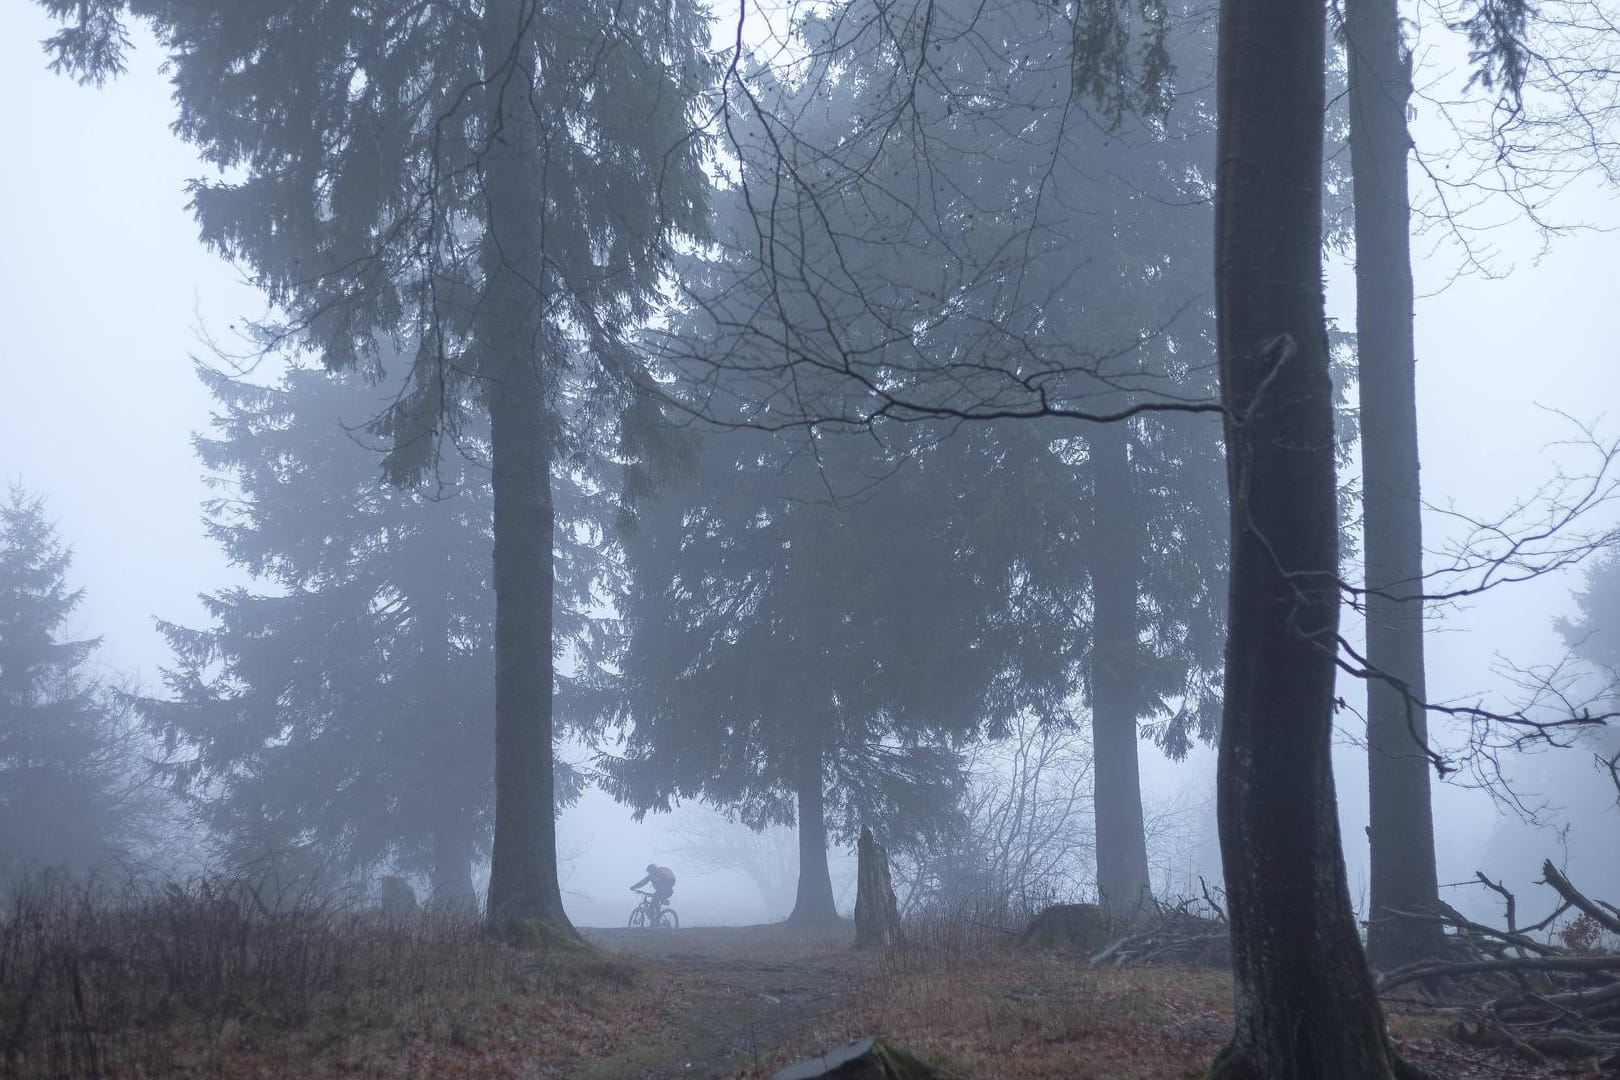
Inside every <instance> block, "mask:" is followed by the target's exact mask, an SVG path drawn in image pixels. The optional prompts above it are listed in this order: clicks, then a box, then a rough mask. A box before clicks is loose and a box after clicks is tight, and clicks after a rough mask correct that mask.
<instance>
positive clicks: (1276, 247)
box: [1211, 0, 1397, 1080]
mask: <svg viewBox="0 0 1620 1080" xmlns="http://www.w3.org/2000/svg"><path fill="white" fill-rule="evenodd" d="M1324 24H1325V13H1324V8H1323V6H1322V5H1321V4H1309V3H1307V4H1301V3H1296V2H1294V0H1223V2H1222V4H1221V15H1220V51H1219V60H1218V71H1217V94H1218V100H1219V122H1218V134H1217V151H1216V152H1217V163H1216V202H1215V260H1216V261H1215V266H1216V281H1215V295H1216V312H1217V320H1218V326H1219V338H1220V364H1221V393H1222V401H1223V403H1224V404H1225V406H1226V408H1227V413H1226V416H1225V432H1226V449H1227V479H1228V488H1229V493H1230V503H1231V515H1232V570H1231V586H1230V587H1231V603H1230V614H1229V623H1228V633H1227V654H1226V680H1225V685H1226V701H1225V709H1224V712H1223V716H1222V729H1221V740H1220V757H1219V763H1218V773H1217V801H1218V812H1219V824H1220V839H1221V861H1222V865H1223V867H1224V869H1225V876H1226V889H1227V895H1228V899H1229V906H1228V915H1229V918H1230V923H1231V931H1232V965H1233V983H1234V1012H1235V1024H1234V1031H1233V1036H1232V1041H1231V1042H1230V1043H1229V1044H1228V1045H1227V1047H1226V1048H1225V1049H1224V1050H1223V1051H1222V1052H1221V1054H1220V1056H1219V1057H1218V1058H1217V1059H1216V1061H1215V1065H1214V1068H1213V1069H1212V1071H1211V1075H1212V1076H1214V1077H1264V1078H1265V1080H1296V1078H1297V1080H1338V1078H1343V1080H1369V1078H1377V1077H1390V1076H1393V1075H1395V1071H1396V1068H1397V1063H1396V1059H1395V1058H1394V1055H1393V1053H1392V1051H1391V1049H1390V1046H1389V1043H1388V1041H1387V1038H1386V1036H1385V1032H1384V1018H1383V1014H1382V1010H1381V1009H1380V1007H1379V1003H1378V999H1377V996H1376V995H1375V993H1374V990H1373V984H1372V978H1371V975H1370V973H1369V972H1368V970H1367V964H1366V960H1365V957H1364V956H1363V954H1362V951H1361V942H1360V939H1359V937H1358V934H1357V928H1356V922H1355V916H1354V914H1353V912H1352V911H1351V908H1350V893H1349V889H1348V887H1347V884H1346V880H1345V869H1344V855H1343V851H1342V849H1341V847H1340V842H1339V827H1338V815H1337V799H1336V795H1335V792H1334V787H1333V773H1332V768H1331V762H1330V757H1329V750H1330V742H1331V735H1332V714H1333V696H1334V693H1333V692H1334V671H1335V647H1336V635H1337V631H1338V613H1339V607H1338V522H1337V506H1336V487H1335V477H1334V430H1333V400H1332V398H1333V391H1332V384H1331V381H1330V379H1329V376H1328V352H1327V333H1326V323H1325V319H1324V314H1323V306H1322V265H1321V239H1320V238H1321V225H1322V201H1321V200H1322V129H1323V124H1322V114H1323V96H1324V90H1323V79H1324V70H1323V52H1324V49H1325V48H1326V41H1325V28H1324Z"/></svg>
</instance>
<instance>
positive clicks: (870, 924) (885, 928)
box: [855, 826, 900, 949]
mask: <svg viewBox="0 0 1620 1080" xmlns="http://www.w3.org/2000/svg"><path fill="white" fill-rule="evenodd" d="M859 852H860V862H859V867H858V869H857V876H856V882H857V883H856V888H855V947H856V948H858V949H875V948H882V947H883V946H885V945H888V944H889V943H890V942H893V941H896V940H898V939H899V937H900V910H899V908H898V907H897V906H896V905H895V902H894V886H893V884H892V883H891V882H890V880H889V853H888V852H887V851H885V850H883V845H882V844H880V843H878V842H877V841H876V840H874V839H873V838H872V830H871V829H868V828H865V827H864V826H863V827H862V829H861V842H860V848H859Z"/></svg>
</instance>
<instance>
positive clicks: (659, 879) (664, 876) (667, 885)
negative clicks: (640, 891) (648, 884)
mask: <svg viewBox="0 0 1620 1080" xmlns="http://www.w3.org/2000/svg"><path fill="white" fill-rule="evenodd" d="M652 880H653V884H654V885H657V886H658V887H659V888H662V889H673V888H674V887H675V871H673V870H671V869H670V868H669V867H667V866H660V867H658V868H657V869H655V870H653V872H652Z"/></svg>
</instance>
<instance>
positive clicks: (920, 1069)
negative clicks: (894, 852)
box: [775, 847, 945, 1080]
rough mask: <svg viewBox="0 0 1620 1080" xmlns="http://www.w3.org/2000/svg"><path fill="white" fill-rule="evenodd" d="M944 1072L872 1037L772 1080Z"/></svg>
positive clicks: (876, 1079) (900, 1079) (931, 1076)
mask: <svg viewBox="0 0 1620 1080" xmlns="http://www.w3.org/2000/svg"><path fill="white" fill-rule="evenodd" d="M878 850H879V851H882V850H883V849H882V848H881V847H880V848H878ZM944 1075H945V1074H944V1073H941V1072H940V1071H938V1070H937V1069H935V1068H933V1067H932V1066H930V1065H925V1064H923V1063H922V1062H920V1061H918V1060H917V1059H916V1058H914V1057H912V1056H911V1055H910V1054H908V1053H906V1052H905V1051H904V1050H901V1049H900V1048H899V1047H897V1046H895V1045H894V1044H893V1043H890V1042H888V1041H886V1040H884V1039H882V1038H874V1039H862V1040H861V1041H860V1042H858V1043H851V1044H850V1045H849V1046H846V1047H844V1048H843V1049H842V1050H834V1051H833V1052H832V1053H830V1054H826V1055H824V1056H822V1057H819V1058H813V1059H811V1060H810V1061H801V1062H799V1063H798V1064H797V1065H789V1066H788V1067H787V1068H785V1069H783V1070H782V1071H781V1072H779V1073H777V1074H776V1077H775V1080H944Z"/></svg>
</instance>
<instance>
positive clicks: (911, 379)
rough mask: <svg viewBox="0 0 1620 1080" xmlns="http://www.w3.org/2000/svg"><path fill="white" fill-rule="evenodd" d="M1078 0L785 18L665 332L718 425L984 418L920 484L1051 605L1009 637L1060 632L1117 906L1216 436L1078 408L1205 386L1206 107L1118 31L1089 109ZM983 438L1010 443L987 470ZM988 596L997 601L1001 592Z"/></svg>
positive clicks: (1176, 648) (896, 437) (1165, 741)
mask: <svg viewBox="0 0 1620 1080" xmlns="http://www.w3.org/2000/svg"><path fill="white" fill-rule="evenodd" d="M1098 10H1099V11H1100V10H1101V9H1098ZM1080 19H1082V16H1081V15H1079V14H1076V13H1074V12H1072V11H1069V10H1067V9H1059V8H1052V9H1044V8H1030V7H1028V6H1027V5H1021V4H1016V3H992V4H981V3H957V2H943V3H930V4H926V5H922V4H919V5H916V6H915V7H911V6H908V5H899V6H894V5H874V4H872V3H870V2H868V0H852V2H849V3H846V4H842V5H839V6H838V7H837V8H836V9H835V10H833V11H830V12H828V13H827V14H826V16H825V17H822V18H817V17H812V18H808V19H806V20H804V21H803V23H802V24H801V27H800V33H801V40H802V43H803V51H804V54H805V55H806V56H807V57H809V58H810V59H808V60H807V61H806V62H805V63H804V65H803V68H802V70H796V71H791V72H787V73H785V74H783V75H781V76H780V77H778V78H776V79H774V80H773V79H771V78H770V77H768V76H766V77H763V78H762V80H761V85H760V88H759V90H758V93H757V94H756V95H754V96H753V97H751V98H749V99H747V101H748V103H749V109H748V111H746V112H745V113H740V114H739V115H738V117H737V119H736V121H735V122H734V124H733V130H734V131H735V132H737V133H738V135H737V138H738V156H739V168H738V171H737V174H736V179H735V186H734V187H732V188H731V189H729V190H728V191H726V192H725V193H723V194H721V195H719V196H717V200H716V205H717V214H716V223H715V226H714V231H715V236H716V238H717V240H718V241H719V243H720V248H721V251H722V254H721V255H720V256H719V257H718V258H716V259H715V260H714V261H713V262H712V263H711V264H709V265H707V266H705V267H703V268H702V269H701V271H696V272H692V273H689V274H688V275H687V276H686V282H687V296H686V297H685V308H686V310H687V311H688V312H690V313H691V317H690V318H689V319H688V320H686V321H684V322H678V323H676V324H675V326H674V328H673V330H672V332H671V334H670V335H669V338H668V339H667V340H666V341H665V342H664V343H663V347H662V348H661V349H660V352H661V353H662V354H663V355H664V357H665V358H666V360H668V361H669V362H670V363H671V364H672V365H673V366H674V367H675V368H676V369H678V370H680V371H683V372H686V373H687V374H688V377H689V381H690V382H692V383H693V384H695V385H697V386H699V387H701V394H702V397H701V399H700V400H699V401H697V402H695V403H694V404H692V405H691V406H690V407H691V408H693V409H695V410H700V411H702V412H704V414H705V415H708V416H710V417H711V418H718V419H721V420H723V421H726V422H730V423H739V424H751V425H755V426H762V427H767V428H770V427H779V426H784V425H787V426H792V425H795V424H798V423H805V422H810V421H813V420H816V419H820V418H827V419H831V420H834V421H841V422H843V423H845V424H849V425H853V426H857V427H862V428H871V429H872V430H873V431H874V433H877V434H878V439H879V441H882V442H886V443H893V444H895V445H902V446H904V445H909V444H912V440H911V438H910V437H909V436H906V435H902V434H898V433H896V432H895V431H894V424H893V422H894V421H912V422H915V421H919V420H921V419H924V418H927V417H941V418H944V419H945V420H946V421H947V422H949V421H951V420H955V419H965V418H974V419H979V420H982V421H984V422H985V423H986V424H990V425H992V426H993V428H994V430H993V432H992V433H990V434H983V433H979V434H974V435H969V434H968V431H969V430H970V429H967V428H962V427H958V426H955V425H950V426H952V427H953V428H954V433H953V434H952V435H951V436H950V438H951V439H952V440H953V441H954V440H963V439H968V440H969V441H970V445H972V446H973V447H974V448H975V451H976V453H975V454H964V455H962V456H960V457H958V458H956V459H954V460H955V461H956V463H957V464H958V466H959V467H960V468H961V470H962V471H963V474H964V476H967V477H976V476H985V477H987V478H993V479H992V480H991V482H988V483H986V484H984V485H982V486H979V487H977V488H975V487H973V486H972V485H971V484H966V483H965V484H964V485H963V487H962V488H961V490H959V491H958V492H956V493H955V495H956V496H959V497H953V499H952V501H950V502H949V503H943V504H940V505H941V506H942V507H943V506H948V507H949V509H948V510H938V511H937V512H938V513H940V515H941V517H942V518H948V519H952V520H953V521H957V522H959V521H960V519H961V517H962V516H963V514H964V513H967V514H970V515H971V514H972V510H971V509H969V508H971V507H973V506H974V505H976V504H977V503H978V502H980V501H984V505H987V506H992V507H995V508H996V512H997V513H1000V514H1002V515H1005V519H1006V521H1007V522H1009V523H1018V524H1020V525H1022V526H1023V527H1022V528H1016V527H1010V528H1007V529H1003V530H999V531H998V532H992V533H987V534H985V535H984V536H981V537H977V538H976V539H975V542H976V543H991V542H996V538H997V537H999V539H1000V540H1001V541H1004V543H1005V547H1004V548H1003V549H1002V551H1001V552H1000V557H1001V558H1002V559H1003V561H1004V564H1005V565H1014V564H1022V565H1024V566H1026V567H1028V568H1029V569H1030V572H1031V574H1032V575H1033V576H1032V577H1030V578H1029V579H1028V580H1030V581H1032V582H1037V583H1038V584H1036V585H1034V586H1033V587H1035V588H1038V589H1039V590H1040V591H1041V592H1042V594H1043V595H1044V596H1045V597H1046V598H1047V604H1048V605H1049V607H1048V608H1046V609H1044V610H1061V611H1064V612H1066V613H1067V615H1066V620H1050V619H1046V620H1044V625H1045V626H1046V628H1047V631H1048V632H1047V633H1045V635H1044V636H1041V635H1040V634H1039V632H1038V631H1037V629H1036V625H1035V624H1039V623H1042V621H1043V618H1042V615H1041V612H1042V611H1043V609H1042V608H1037V607H1033V606H1025V607H1023V608H1021V609H1019V610H1021V611H1022V612H1023V614H1024V616H1026V617H1029V618H1032V619H1033V620H1035V624H1032V625H1031V626H1029V627H1027V628H1025V631H1024V641H1025V643H1026V644H1027V645H1028V646H1029V647H1028V648H1026V649H1025V650H1024V651H1023V652H1022V653H1021V654H1020V659H1019V661H1018V663H1019V664H1021V665H1024V666H1023V667H1021V668H1020V670H1021V672H1022V675H1021V677H1023V678H1025V679H1028V680H1031V681H1035V682H1038V681H1040V680H1041V679H1043V678H1044V677H1045V676H1044V675H1043V674H1041V673H1040V671H1039V669H1040V668H1041V666H1042V665H1043V664H1044V663H1046V662H1047V659H1046V658H1048V657H1053V656H1062V657H1065V658H1066V659H1067V660H1068V661H1069V668H1068V675H1067V678H1068V680H1069V681H1068V684H1067V687H1066V690H1067V691H1068V692H1071V693H1074V694H1077V695H1083V697H1084V701H1085V704H1086V705H1087V706H1088V707H1089V710H1090V714H1091V727H1092V732H1093V736H1094V743H1095V746H1096V749H1097V755H1098V757H1097V771H1096V777H1097V800H1096V804H1095V805H1096V815H1097V839H1098V874H1099V880H1098V885H1099V889H1100V891H1101V892H1102V893H1103V894H1104V896H1105V897H1106V898H1107V900H1108V902H1109V903H1110V904H1111V905H1112V906H1113V907H1115V908H1116V909H1117V910H1119V911H1120V912H1121V913H1122V914H1123V913H1125V912H1127V911H1129V910H1132V909H1134V908H1135V907H1136V906H1137V905H1139V904H1140V903H1141V902H1142V901H1143V900H1144V898H1145V894H1146V890H1147V852H1146V840H1145V836H1144V833H1143V825H1142V806H1141V797H1140V792H1139V774H1138V748H1139V744H1140V741H1141V736H1142V734H1143V730H1144V728H1145V729H1146V731H1147V732H1148V733H1150V734H1151V735H1152V736H1154V737H1155V738H1156V739H1157V740H1158V741H1159V742H1160V744H1161V745H1162V746H1164V748H1165V749H1166V750H1167V751H1169V752H1170V753H1171V754H1172V755H1173V756H1177V757H1179V756H1182V755H1184V754H1185V753H1186V751H1187V750H1188V749H1189V748H1190V745H1191V742H1192V741H1193V740H1194V739H1197V738H1203V739H1210V738H1213V736H1214V734H1215V730H1216V718H1217V716H1218V711H1219V677H1218V670H1219V665H1220V642H1221V629H1222V627H1221V619H1222V603H1223V599H1224V598H1223V596H1222V589H1221V585H1220V583H1221V580H1222V572H1223V570H1224V566H1225V522H1224V513H1225V504H1224V494H1223V491H1222V485H1221V483H1220V478H1221V473H1222V469H1223V464H1222V461H1221V458H1220V453H1219V446H1218V437H1217V431H1216V425H1215V423H1214V421H1213V419H1212V418H1211V417H1209V416H1192V417H1188V416H1176V415H1173V414H1170V413H1164V414H1157V415H1149V416H1142V417H1138V418H1136V419H1134V420H1132V421H1130V422H1121V423H1117V424H1103V423H1091V422H1081V418H1083V417H1096V416H1106V415H1109V414H1114V413H1124V412H1126V411H1128V410H1129V409H1131V408H1132V407H1133V406H1135V405H1137V404H1140V403H1143V402H1149V401H1152V400H1154V399H1161V400H1162V399H1165V398H1180V399H1182V400H1186V401H1196V400H1198V399H1201V398H1202V399H1208V398H1211V397H1213V395H1214V392H1215V389H1214V366H1213V358H1214V338H1213V307H1212V305H1211V303H1210V296H1209V291H1208V287H1207V268H1208V265H1209V261H1210V259H1211V257H1212V255H1211V250H1210V212H1209V201H1208V200H1209V186H1208V180H1207V178H1208V172H1209V170H1208V160H1209V158H1210V157H1211V155H1212V153H1213V146H1212V143H1213V123H1212V119H1211V116H1210V109H1211V105H1212V103H1211V102H1210V101H1209V100H1208V95H1207V91H1204V90H1200V89H1193V90H1190V91H1189V92H1187V93H1186V94H1185V96H1184V99H1183V100H1181V101H1178V103H1177V105H1176V108H1175V109H1173V110H1170V111H1169V112H1168V113H1166V111H1165V108H1164V106H1165V103H1166V99H1165V98H1164V97H1163V94H1164V93H1165V92H1166V88H1167V87H1168V85H1169V84H1168V82H1167V81H1166V76H1165V74H1164V72H1163V71H1162V70H1161V71H1160V72H1159V74H1158V75H1157V76H1152V75H1150V73H1149V72H1147V71H1146V70H1144V72H1143V75H1144V78H1145V79H1146V81H1147V82H1148V83H1151V84H1153V86H1154V89H1151V90H1150V89H1147V88H1137V87H1131V86H1128V85H1127V81H1128V80H1125V79H1124V71H1125V68H1126V67H1128V66H1129V65H1128V64H1127V61H1126V58H1125V57H1119V58H1117V60H1118V63H1119V65H1120V66H1119V67H1118V68H1116V70H1115V74H1116V75H1118V76H1119V77H1120V78H1119V80H1117V81H1115V82H1112V83H1110V86H1111V87H1112V89H1111V90H1110V92H1109V94H1104V95H1102V96H1103V97H1105V98H1107V104H1108V109H1107V111H1108V112H1110V113H1112V115H1111V116H1110V117H1108V118H1107V120H1106V122H1099V120H1100V119H1102V118H1099V117H1098V116H1096V115H1092V114H1090V113H1088V112H1087V111H1086V110H1085V109H1084V108H1082V107H1081V106H1080V105H1079V104H1078V102H1077V100H1076V98H1077V96H1080V95H1077V94H1076V90H1077V88H1076V86H1075V85H1074V84H1073V82H1072V76H1073V74H1074V70H1075V69H1074V68H1073V67H1072V66H1071V61H1072V60H1074V59H1075V57H1074V56H1073V54H1072V53H1071V52H1070V51H1069V48H1068V46H1067V44H1066V42H1065V39H1066V38H1068V37H1069V36H1070V33H1071V31H1073V32H1074V36H1073V41H1074V42H1075V43H1076V44H1075V45H1074V48H1079V47H1080V44H1078V43H1079V42H1080V41H1081V39H1082V38H1083V36H1084V35H1082V34H1080V33H1079V30H1078V28H1077V27H1076V26H1075V22H1076V20H1080ZM1054 41H1056V42H1059V43H1060V44H1059V45H1058V47H1054V44H1053V43H1054ZM1144 42H1145V43H1146V44H1145V46H1144V47H1145V48H1146V49H1147V51H1148V53H1149V54H1151V56H1150V57H1148V58H1147V60H1148V66H1150V67H1152V66H1155V65H1157V66H1158V67H1160V68H1162V67H1163V66H1164V65H1171V66H1174V67H1177V68H1178V69H1179V70H1180V71H1182V72H1184V73H1185V79H1186V82H1187V84H1188V85H1189V86H1191V87H1194V88H1198V87H1203V86H1205V85H1207V82H1206V76H1207V72H1208V69H1209V68H1210V66H1211V63H1212V57H1213V45H1214V42H1213V35H1212V34H1211V33H1209V31H1208V29H1207V28H1206V27H1203V26H1202V25H1200V24H1198V23H1196V22H1194V21H1192V20H1189V21H1188V22H1187V23H1186V24H1184V25H1176V24H1171V25H1170V26H1169V27H1168V28H1166V29H1165V31H1164V33H1162V34H1145V36H1144ZM1160 50H1162V53H1161V52H1160ZM1127 51H1128V50H1127ZM1152 57H1157V59H1153V58H1152ZM1090 92H1091V91H1089V90H1087V91H1086V93H1088V94H1089V93H1090ZM1111 95H1112V96H1111ZM1127 99H1129V100H1128V101H1127ZM1127 104H1129V105H1130V107H1129V108H1127V107H1126V106H1127ZM1116 107H1117V108H1116ZM748 402H752V403H754V408H753V409H752V411H750V410H749V409H747V408H746V407H745V406H744V404H743V403H748ZM726 410H735V411H734V412H732V413H730V414H728V413H727V412H726ZM885 425H888V426H887V427H885ZM831 426H832V427H833V428H834V429H836V427H837V426H838V425H837V424H834V425H831ZM1023 426H1029V427H1031V428H1033V430H1030V431H1023V430H1019V429H1020V428H1021V427H1023ZM1025 440H1029V441H1030V442H1032V443H1035V444H1038V445H1040V446H1041V447H1043V448H1045V449H1046V450H1049V452H1040V451H1037V452H1030V453H1026V452H1025V451H1024V450H1022V449H1020V448H1019V444H1020V443H1022V442H1024V441H1025ZM923 442H926V440H923ZM916 445H921V443H918V444H916ZM1006 460H1016V461H1019V462H1020V463H1022V464H1023V465H1024V466H1026V467H1027V468H1028V469H1029V470H1030V471H1029V472H1028V474H1027V475H1026V476H1024V477H1023V478H1022V480H1021V481H1019V482H1016V483H1013V482H1009V481H1008V479H1007V477H1008V470H1007V469H1005V468H1004V467H1003V462H1004V461H1006ZM904 477H905V474H901V481H902V482H904ZM1014 493H1018V494H1024V495H1027V496H1028V498H1027V500H1025V501H1013V500H1012V498H1011V496H1012V495H1013V494H1014ZM946 527H954V526H947V525H946V524H944V522H940V523H938V524H937V525H936V528H946ZM984 599H985V607H984V609H983V611H982V618H983V619H984V620H985V621H986V622H987V623H994V624H995V625H998V626H1003V627H1005V626H1006V624H1007V612H1008V610H1009V608H1008V605H1007V604H1006V603H1005V601H1004V598H1001V597H997V596H994V595H991V594H986V595H985V596H984ZM1037 637H1039V638H1040V640H1039V643H1038V644H1036V643H1035V639H1036V638H1037ZM1044 692H1046V693H1048V694H1049V693H1050V692H1051V691H1050V690H1049V689H1048V690H1047V691H1044Z"/></svg>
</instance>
